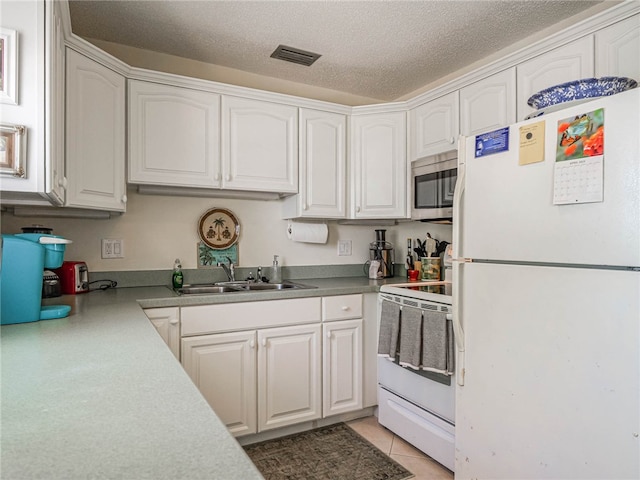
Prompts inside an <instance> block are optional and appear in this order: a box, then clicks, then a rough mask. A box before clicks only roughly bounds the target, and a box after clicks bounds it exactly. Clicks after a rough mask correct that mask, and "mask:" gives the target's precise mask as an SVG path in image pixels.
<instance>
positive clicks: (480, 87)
mask: <svg viewBox="0 0 640 480" xmlns="http://www.w3.org/2000/svg"><path fill="white" fill-rule="evenodd" d="M515 122H516V69H515V67H514V68H510V69H508V70H504V71H502V72H499V73H496V74H494V75H491V76H490V77H487V78H485V79H482V80H480V81H479V82H476V83H473V84H471V85H469V86H467V87H464V88H463V89H461V90H460V131H461V133H462V135H477V134H480V133H486V132H491V131H493V130H496V129H498V128H501V127H506V126H507V125H510V124H512V123H515Z"/></svg>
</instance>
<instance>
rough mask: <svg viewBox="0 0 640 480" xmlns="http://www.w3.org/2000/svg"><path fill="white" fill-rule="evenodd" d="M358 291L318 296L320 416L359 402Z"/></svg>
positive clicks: (360, 337) (360, 335)
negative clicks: (350, 293)
mask: <svg viewBox="0 0 640 480" xmlns="http://www.w3.org/2000/svg"><path fill="white" fill-rule="evenodd" d="M362 311H363V308H362V295H360V294H357V295H340V296H336V297H324V298H323V299H322V322H323V324H322V334H323V335H322V336H323V341H324V343H323V348H322V369H323V376H322V392H323V393H322V395H323V402H322V416H323V417H329V416H331V415H337V414H340V413H346V412H350V411H354V410H359V409H361V408H362V406H363V402H362V397H363V384H362V378H363V374H362V371H363V368H362V361H363V346H362V340H363V333H362V331H363V320H362Z"/></svg>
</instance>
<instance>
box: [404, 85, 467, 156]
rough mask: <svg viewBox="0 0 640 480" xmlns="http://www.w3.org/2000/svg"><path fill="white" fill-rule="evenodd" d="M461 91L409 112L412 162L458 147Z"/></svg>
mask: <svg viewBox="0 0 640 480" xmlns="http://www.w3.org/2000/svg"><path fill="white" fill-rule="evenodd" d="M458 112H459V97H458V92H457V91H456V92H451V93H449V94H447V95H444V96H442V97H440V98H437V99H435V100H431V101H430V102H427V103H425V104H424V105H420V106H419V107H416V108H414V109H412V110H411V111H410V112H409V118H410V120H409V122H410V125H411V126H410V129H411V130H410V136H409V145H410V146H411V147H410V148H411V153H410V155H411V161H413V160H416V159H417V158H422V157H428V156H430V155H436V154H438V153H444V152H449V151H451V150H455V149H456V148H457V147H456V145H457V143H456V142H457V141H458V135H459V134H460V124H459V118H460V117H459V113H458Z"/></svg>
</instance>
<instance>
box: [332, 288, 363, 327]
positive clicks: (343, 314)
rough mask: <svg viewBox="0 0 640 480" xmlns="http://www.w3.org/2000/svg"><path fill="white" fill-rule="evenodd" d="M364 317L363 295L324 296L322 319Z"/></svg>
mask: <svg viewBox="0 0 640 480" xmlns="http://www.w3.org/2000/svg"><path fill="white" fill-rule="evenodd" d="M360 317H362V295H361V294H357V295H339V296H337V297H323V298H322V321H324V322H327V321H331V320H345V319H347V318H360Z"/></svg>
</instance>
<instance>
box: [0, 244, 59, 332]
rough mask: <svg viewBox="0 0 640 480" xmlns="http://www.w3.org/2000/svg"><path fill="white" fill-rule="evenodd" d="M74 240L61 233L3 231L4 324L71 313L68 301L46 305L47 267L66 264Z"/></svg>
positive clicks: (0, 298) (0, 292) (0, 296)
mask: <svg viewBox="0 0 640 480" xmlns="http://www.w3.org/2000/svg"><path fill="white" fill-rule="evenodd" d="M68 243H71V240H67V239H65V238H62V237H59V236H57V235H49V234H41V233H21V234H17V235H2V242H1V250H2V256H1V258H2V261H1V263H0V302H1V311H0V314H1V318H0V324H1V325H7V324H11V323H26V322H37V321H38V320H49V319H53V318H63V317H66V316H67V315H69V312H70V311H71V307H70V306H68V305H47V306H42V276H43V273H44V269H45V268H58V267H60V266H61V265H62V261H63V259H64V251H65V248H66V245H67V244H68Z"/></svg>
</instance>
